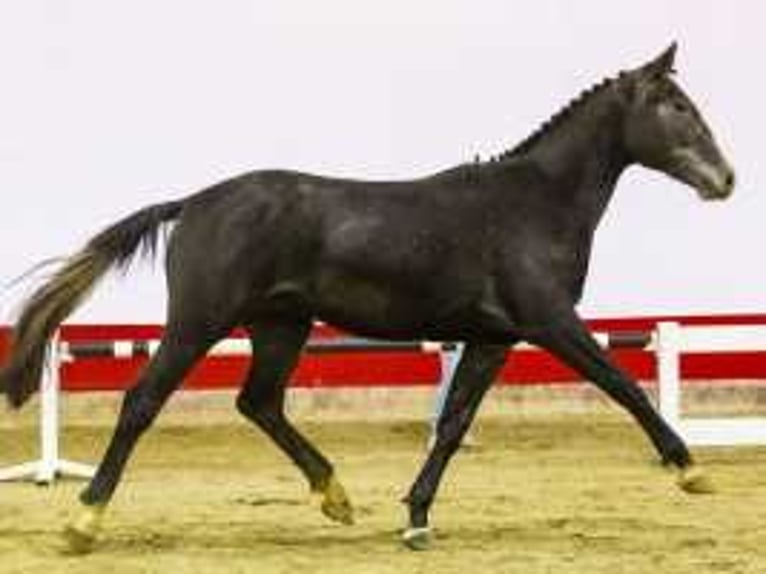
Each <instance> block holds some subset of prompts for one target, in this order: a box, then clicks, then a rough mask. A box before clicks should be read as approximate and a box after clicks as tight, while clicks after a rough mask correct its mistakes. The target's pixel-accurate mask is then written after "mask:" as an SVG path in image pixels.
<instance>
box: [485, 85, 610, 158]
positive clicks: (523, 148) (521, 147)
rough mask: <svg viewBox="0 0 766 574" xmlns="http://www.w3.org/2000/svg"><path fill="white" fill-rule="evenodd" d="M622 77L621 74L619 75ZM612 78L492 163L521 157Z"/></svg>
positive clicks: (580, 107) (561, 110) (570, 104)
mask: <svg viewBox="0 0 766 574" xmlns="http://www.w3.org/2000/svg"><path fill="white" fill-rule="evenodd" d="M620 77H622V74H620ZM615 81H617V80H615V79H614V78H605V79H603V80H602V81H601V82H599V83H597V84H594V85H593V86H591V87H590V88H588V89H586V90H583V91H582V92H581V93H580V94H579V95H578V96H577V97H575V98H574V99H572V100H571V101H570V102H569V103H568V104H567V105H566V106H564V107H563V108H561V109H560V110H559V111H558V112H556V113H555V114H553V115H552V116H551V117H550V118H549V119H548V120H547V121H545V122H543V123H542V124H541V125H540V127H538V128H537V129H536V130H535V131H533V132H532V133H531V134H530V135H528V136H527V137H526V138H524V139H523V140H522V141H521V142H519V143H518V144H516V145H515V146H514V147H512V148H510V149H507V150H506V151H504V152H502V153H500V154H499V155H497V156H495V157H493V158H492V161H501V160H504V159H508V158H510V157H513V156H517V155H521V154H524V153H526V152H528V151H529V150H530V149H531V148H532V147H533V146H534V145H535V144H536V143H538V142H539V141H540V140H542V139H543V138H544V137H545V136H547V135H548V134H549V133H551V132H552V131H554V130H555V129H556V128H557V127H558V126H560V125H561V124H562V123H564V122H565V121H566V120H567V119H569V118H570V117H572V115H573V114H574V113H575V112H577V111H578V110H580V109H582V108H583V107H584V106H585V104H587V103H588V102H590V101H591V99H592V98H593V97H594V96H595V95H597V94H600V93H601V92H603V91H604V90H605V89H606V88H608V87H610V86H612V85H613V84H614V83H615Z"/></svg>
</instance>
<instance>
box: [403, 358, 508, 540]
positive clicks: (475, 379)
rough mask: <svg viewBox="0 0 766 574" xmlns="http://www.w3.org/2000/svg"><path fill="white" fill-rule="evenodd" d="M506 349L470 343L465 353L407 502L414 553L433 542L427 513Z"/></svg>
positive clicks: (408, 536) (407, 536) (406, 537)
mask: <svg viewBox="0 0 766 574" xmlns="http://www.w3.org/2000/svg"><path fill="white" fill-rule="evenodd" d="M507 350H508V346H507V345H480V344H469V345H468V346H466V348H465V351H464V352H463V356H462V358H461V359H460V363H459V364H458V367H457V371H456V373H455V377H454V380H453V382H452V384H451V386H450V390H449V393H448V394H447V399H446V402H445V404H444V408H443V410H442V413H441V416H440V417H439V420H438V421H437V424H436V443H435V444H434V446H433V448H432V449H431V450H430V452H429V453H428V459H427V460H426V462H425V464H424V465H423V467H422V468H421V470H420V474H419V475H418V477H417V479H416V480H415V483H414V484H413V485H412V488H411V489H410V492H409V494H408V495H407V498H406V499H405V502H406V503H407V505H408V508H409V519H410V522H409V527H408V528H407V530H406V531H405V532H404V536H403V539H404V543H405V544H406V545H407V546H408V547H409V548H412V549H413V550H423V549H425V548H426V547H427V546H428V544H429V542H430V530H429V526H428V511H429V509H430V507H431V504H432V502H433V499H434V497H435V495H436V490H437V488H438V487H439V482H440V481H441V478H442V475H443V473H444V470H445V469H446V468H447V464H448V463H449V461H450V459H451V458H452V455H454V454H455V451H457V450H458V448H459V447H460V443H461V441H462V439H463V435H464V434H465V432H466V430H467V429H468V427H470V426H471V421H472V420H473V418H474V415H475V414H476V410H477V409H478V407H479V404H480V403H481V400H482V398H483V397H484V395H485V393H486V392H487V389H488V388H489V387H490V385H491V384H492V382H493V381H494V379H495V376H496V375H497V373H498V371H500V368H501V367H502V366H503V364H504V363H505V357H506V353H507Z"/></svg>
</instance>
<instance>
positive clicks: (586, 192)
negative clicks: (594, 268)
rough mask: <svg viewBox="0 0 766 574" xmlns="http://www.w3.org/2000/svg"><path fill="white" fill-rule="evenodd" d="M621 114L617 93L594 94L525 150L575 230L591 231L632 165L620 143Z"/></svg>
mask: <svg viewBox="0 0 766 574" xmlns="http://www.w3.org/2000/svg"><path fill="white" fill-rule="evenodd" d="M624 113H625V107H624V105H623V104H622V102H621V101H620V100H619V98H618V95H617V94H616V92H613V91H607V92H605V93H602V94H598V95H595V96H593V98H592V99H591V101H589V102H586V103H584V104H583V106H582V107H581V108H579V109H577V110H575V111H573V112H572V115H571V116H570V117H568V118H566V120H564V121H562V122H561V123H560V124H559V125H557V126H555V128H553V129H552V130H551V131H550V132H549V133H545V134H543V135H542V136H541V137H540V138H539V139H538V141H537V142H536V143H535V144H534V145H533V146H532V147H531V148H530V149H529V150H527V151H526V152H525V159H526V160H527V161H530V162H532V164H533V165H534V166H535V167H536V168H537V171H538V172H539V173H541V174H543V177H544V181H545V184H544V187H545V189H546V193H549V194H550V196H551V204H552V206H557V207H559V208H560V209H563V210H565V211H566V219H567V220H568V221H571V223H572V225H574V226H576V227H578V231H582V230H583V228H585V229H587V230H589V231H590V232H592V231H593V230H595V228H596V226H597V225H598V223H599V221H600V220H601V217H602V216H603V214H604V212H605V211H606V208H607V206H608V205H609V200H610V199H611V197H612V195H613V193H614V189H615V187H616V185H617V180H618V179H619V177H620V175H621V174H622V172H623V171H624V170H625V168H626V167H627V166H628V165H629V163H630V162H629V160H628V155H627V153H626V152H625V146H624V145H623V128H622V126H623V117H624Z"/></svg>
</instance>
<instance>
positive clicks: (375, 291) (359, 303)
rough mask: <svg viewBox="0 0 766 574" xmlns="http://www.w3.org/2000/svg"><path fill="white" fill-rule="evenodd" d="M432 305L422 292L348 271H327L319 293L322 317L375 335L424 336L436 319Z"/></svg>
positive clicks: (320, 281) (332, 322)
mask: <svg viewBox="0 0 766 574" xmlns="http://www.w3.org/2000/svg"><path fill="white" fill-rule="evenodd" d="M431 307H432V306H431V305H430V304H429V301H428V298H427V297H424V296H423V295H422V294H419V293H413V292H410V291H409V290H407V289H404V288H402V287H398V286H395V285H393V284H391V283H388V282H384V281H379V280H372V279H367V278H362V277H354V276H352V275H347V274H333V273H327V274H323V275H322V276H321V277H320V278H319V281H318V285H317V289H316V293H315V308H316V309H315V310H316V314H317V316H318V318H319V319H321V320H323V321H326V322H328V323H331V324H333V325H336V326H338V327H341V328H343V329H346V330H349V331H353V332H356V333H359V334H362V335H367V336H373V337H382V338H413V337H418V336H422V334H423V333H424V331H425V330H427V328H428V325H429V324H431V323H432V322H433V312H432V309H431Z"/></svg>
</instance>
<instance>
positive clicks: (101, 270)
mask: <svg viewBox="0 0 766 574" xmlns="http://www.w3.org/2000/svg"><path fill="white" fill-rule="evenodd" d="M183 203H184V202H183V201H173V202H168V203H163V204H158V205H153V206H150V207H146V208H144V209H141V210H139V211H137V212H135V213H133V214H132V215H129V216H128V217H126V218H124V219H122V220H120V221H118V222H117V223H115V224H113V225H111V226H110V227H108V228H106V229H104V230H103V231H101V232H100V233H99V234H97V235H96V236H94V237H93V238H91V239H90V240H89V241H88V243H87V244H86V245H85V247H84V248H83V249H82V250H80V251H79V252H77V253H75V254H74V255H72V256H70V257H67V258H65V259H64V260H63V263H62V266H61V267H60V268H59V269H58V270H57V271H56V273H54V274H53V276H52V277H51V279H50V280H49V281H47V282H46V283H45V284H43V285H42V286H41V287H39V288H38V289H37V290H36V291H35V292H34V293H33V294H32V295H31V296H30V297H29V298H28V299H27V300H26V301H25V302H24V304H23V306H22V309H21V313H20V316H19V319H18V321H17V322H16V325H15V326H14V328H13V333H12V342H11V354H10V357H9V359H8V362H7V364H6V365H4V367H3V368H2V370H0V393H5V394H6V395H7V397H6V398H7V400H8V403H9V405H10V406H11V407H12V408H14V409H18V408H20V407H21V406H22V405H23V404H24V403H25V402H26V401H27V400H28V399H29V398H30V397H31V396H32V394H33V393H34V392H35V391H36V390H37V388H38V386H39V381H40V377H41V375H42V371H43V368H44V366H45V362H46V359H47V352H48V346H49V342H50V340H51V338H52V336H53V334H54V333H55V331H56V329H57V328H58V326H59V325H60V324H61V323H62V322H63V321H64V320H65V319H66V318H67V317H68V316H69V315H70V314H71V313H72V312H73V311H74V310H75V309H76V308H77V307H78V306H79V305H80V304H81V303H82V302H83V301H84V300H85V298H86V297H87V296H88V294H89V293H90V291H91V290H92V289H93V287H94V286H95V285H96V283H97V282H98V281H99V280H100V279H101V278H102V277H103V276H104V275H105V274H106V272H107V271H109V270H110V269H111V268H112V267H117V268H126V267H127V266H128V265H129V264H130V262H131V260H132V259H133V257H134V256H135V255H136V253H137V252H139V251H140V254H141V255H142V256H150V257H151V256H153V255H154V254H155V253H156V250H157V243H158V241H159V235H160V229H161V228H162V226H163V224H164V223H166V222H169V221H172V220H174V219H177V218H178V216H179V214H180V212H181V209H182V208H183Z"/></svg>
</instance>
